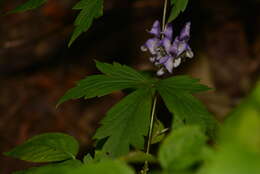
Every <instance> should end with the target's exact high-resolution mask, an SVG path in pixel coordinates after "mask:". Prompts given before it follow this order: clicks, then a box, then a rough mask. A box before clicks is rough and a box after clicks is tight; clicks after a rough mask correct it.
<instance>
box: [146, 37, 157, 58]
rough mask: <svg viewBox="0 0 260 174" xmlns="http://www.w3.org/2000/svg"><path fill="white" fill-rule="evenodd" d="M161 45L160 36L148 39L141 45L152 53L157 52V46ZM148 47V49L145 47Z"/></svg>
mask: <svg viewBox="0 0 260 174" xmlns="http://www.w3.org/2000/svg"><path fill="white" fill-rule="evenodd" d="M159 45H160V40H159V39H158V38H152V39H148V40H147V41H146V43H145V44H144V45H143V46H142V47H141V49H142V51H146V50H147V49H148V50H149V51H150V53H151V54H153V55H155V54H156V52H157V51H156V48H157V47H158V46H159ZM145 48H147V49H145Z"/></svg>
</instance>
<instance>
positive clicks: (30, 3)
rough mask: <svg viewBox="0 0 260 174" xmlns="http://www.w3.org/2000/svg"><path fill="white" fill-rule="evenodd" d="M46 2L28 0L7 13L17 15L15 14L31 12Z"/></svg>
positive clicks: (45, 0) (44, 0) (43, 0)
mask: <svg viewBox="0 0 260 174" xmlns="http://www.w3.org/2000/svg"><path fill="white" fill-rule="evenodd" d="M46 2H47V0H28V1H26V2H25V3H24V4H22V5H20V6H18V7H16V8H15V9H13V10H11V11H10V12H9V13H17V12H23V11H27V10H32V9H35V8H38V7H40V6H42V5H43V4H44V3H46Z"/></svg>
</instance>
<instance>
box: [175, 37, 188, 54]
mask: <svg viewBox="0 0 260 174" xmlns="http://www.w3.org/2000/svg"><path fill="white" fill-rule="evenodd" d="M188 47H189V45H188V44H187V42H185V41H181V42H179V44H178V49H177V56H179V55H181V54H182V53H183V52H184V51H186V50H187V49H188Z"/></svg>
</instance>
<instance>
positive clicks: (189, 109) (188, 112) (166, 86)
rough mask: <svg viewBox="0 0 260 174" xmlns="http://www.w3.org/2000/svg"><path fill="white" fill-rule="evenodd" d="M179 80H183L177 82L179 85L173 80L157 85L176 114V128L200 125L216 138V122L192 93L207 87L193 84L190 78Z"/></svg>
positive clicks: (168, 105)
mask: <svg viewBox="0 0 260 174" xmlns="http://www.w3.org/2000/svg"><path fill="white" fill-rule="evenodd" d="M178 78H179V79H182V80H177V83H176V84H177V85H175V82H174V80H173V78H172V79H171V78H170V79H166V80H162V81H159V82H158V83H157V85H156V88H157V89H158V91H159V94H160V95H161V97H162V98H163V101H164V102H165V104H166V106H167V108H168V109H169V111H170V112H172V113H173V114H174V121H175V122H176V121H177V122H178V124H177V125H176V126H181V125H182V124H183V125H184V124H188V125H199V126H200V127H201V128H202V130H203V131H206V132H207V133H208V134H209V135H210V136H214V135H215V129H216V128H217V124H216V120H215V119H214V118H213V116H212V115H211V114H210V113H209V112H208V111H207V109H206V108H205V106H204V105H203V104H202V103H201V102H200V101H199V100H197V99H196V98H195V97H193V96H192V95H191V93H194V92H198V91H203V90H206V87H205V86H203V85H199V84H197V83H196V82H197V80H193V82H192V80H188V78H183V77H178ZM185 79H186V80H187V82H186V80H185ZM181 81H183V82H182V83H181ZM173 126H175V125H173Z"/></svg>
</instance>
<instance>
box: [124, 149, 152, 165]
mask: <svg viewBox="0 0 260 174" xmlns="http://www.w3.org/2000/svg"><path fill="white" fill-rule="evenodd" d="M119 159H120V160H123V161H125V162H127V163H144V162H145V161H147V162H149V163H155V162H157V159H156V158H155V157H154V156H153V155H151V154H146V153H145V152H143V151H133V152H130V153H128V154H127V155H124V156H121V157H120V158H119Z"/></svg>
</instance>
